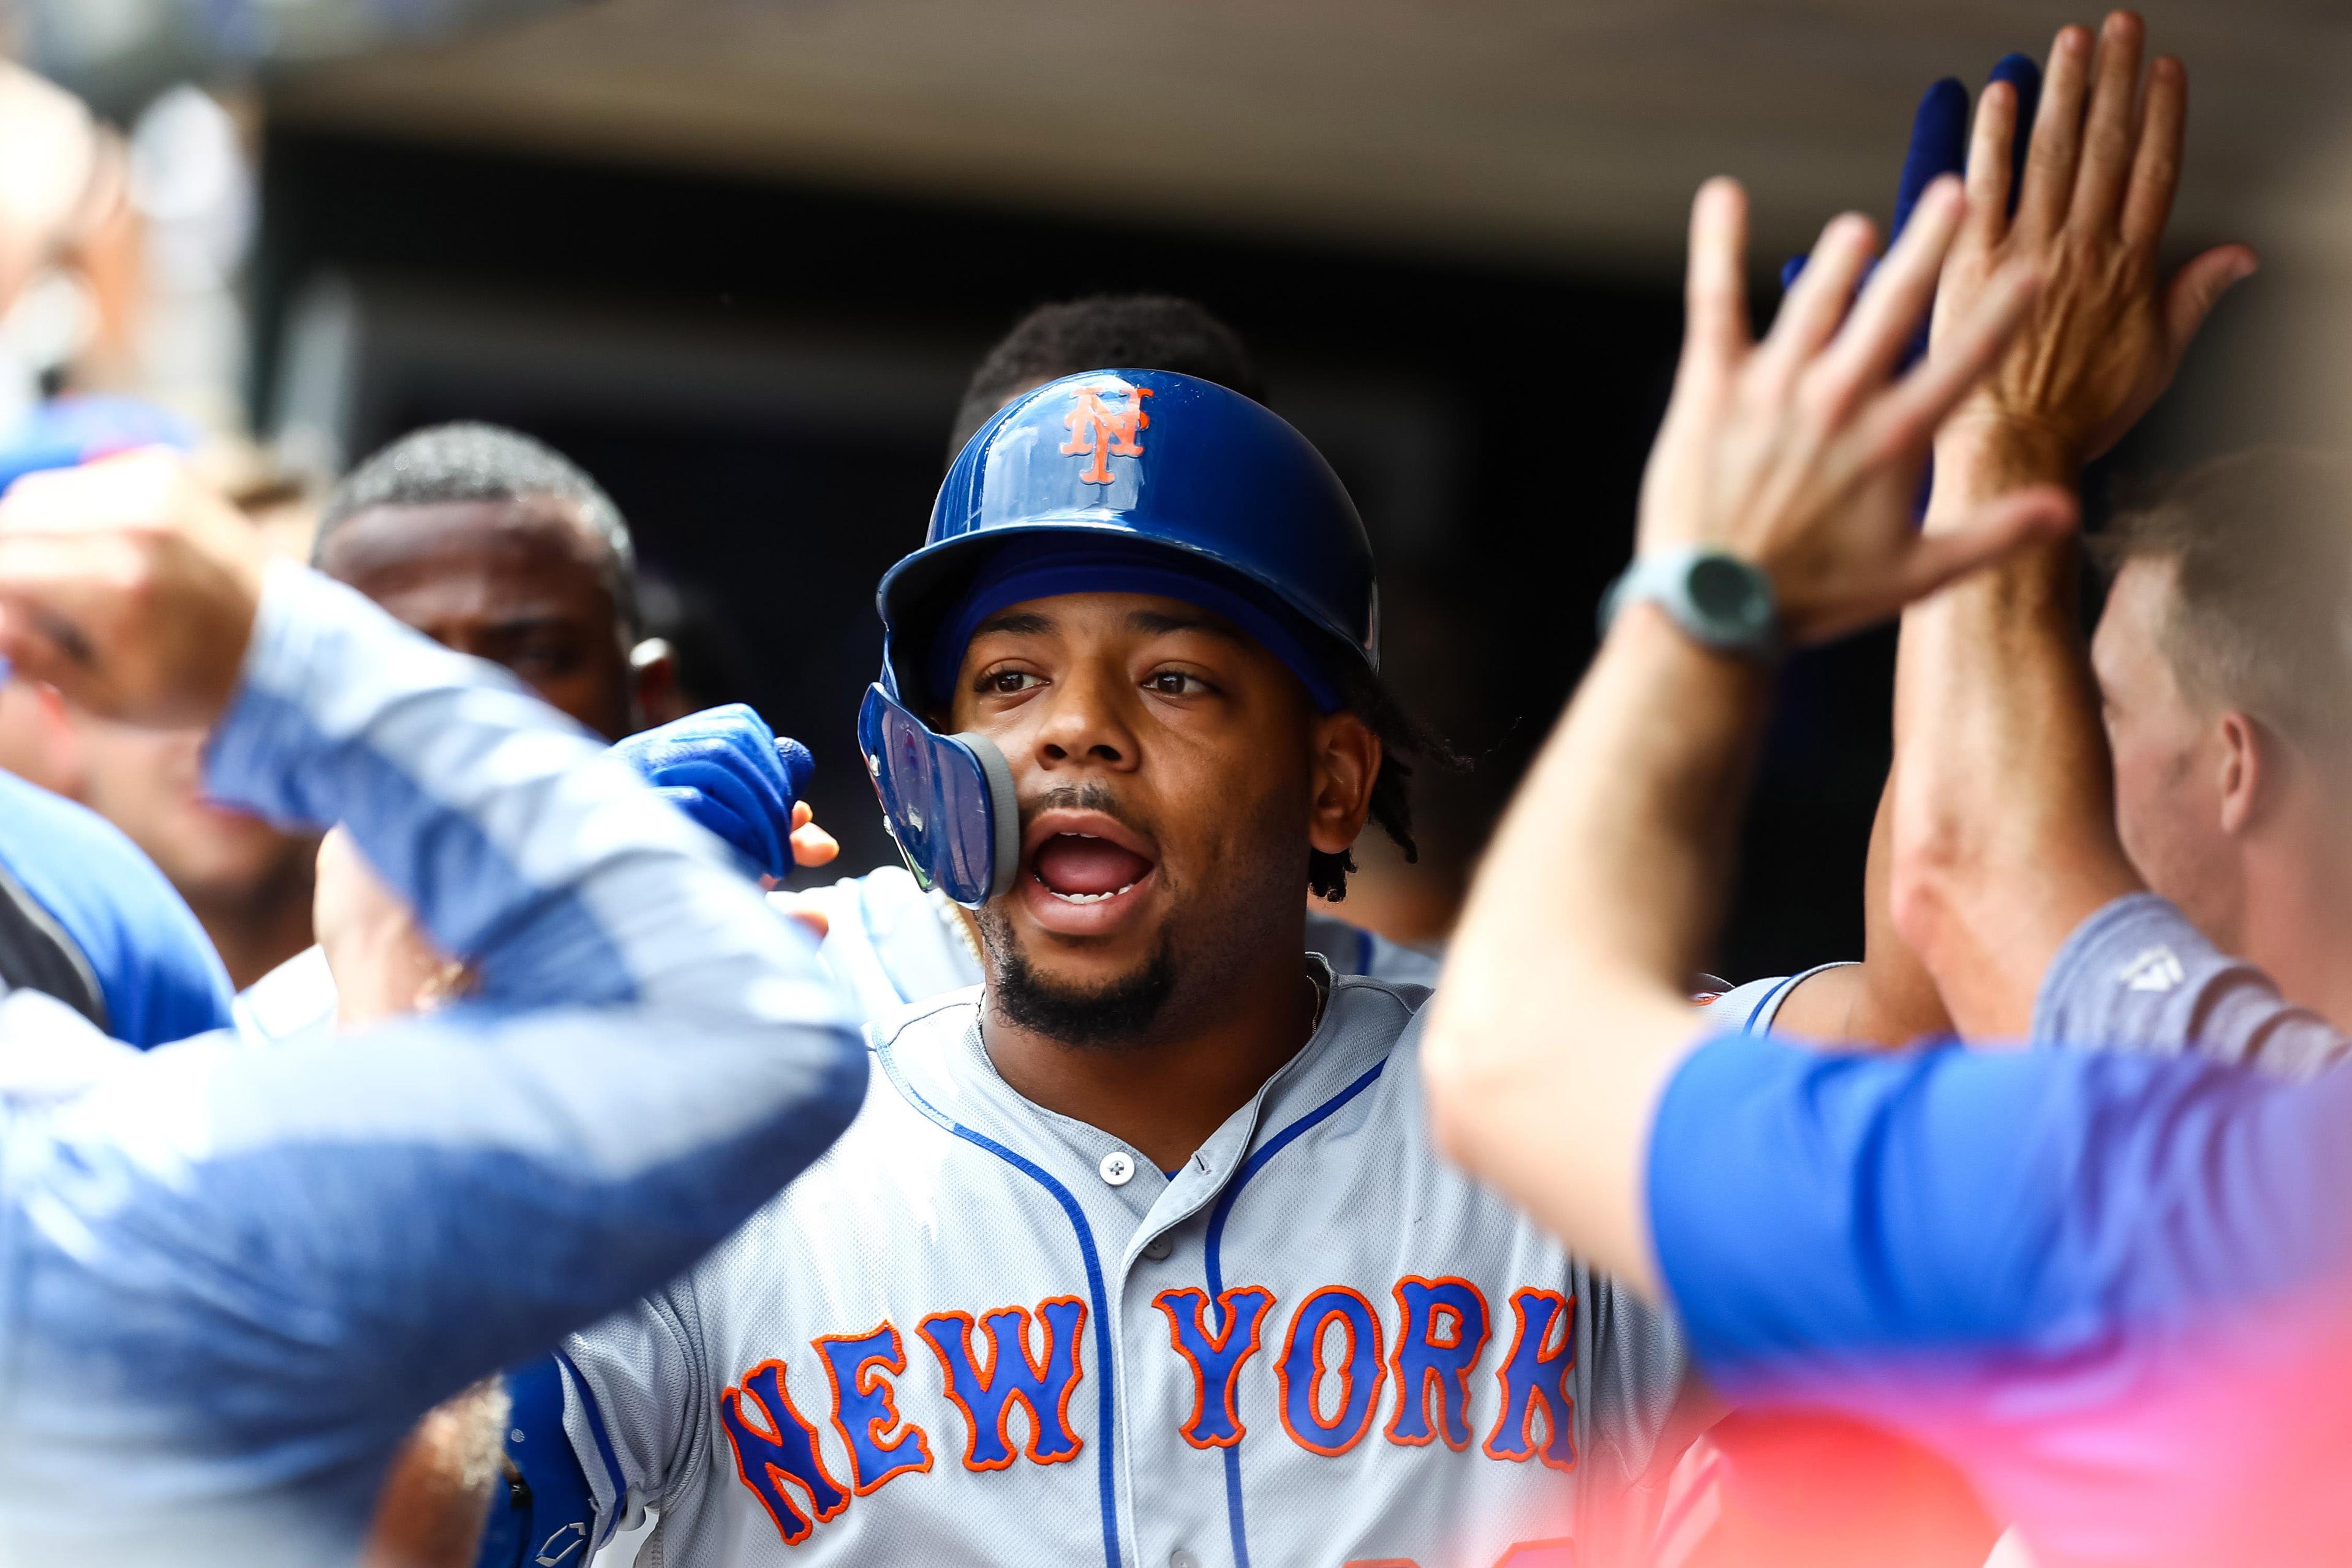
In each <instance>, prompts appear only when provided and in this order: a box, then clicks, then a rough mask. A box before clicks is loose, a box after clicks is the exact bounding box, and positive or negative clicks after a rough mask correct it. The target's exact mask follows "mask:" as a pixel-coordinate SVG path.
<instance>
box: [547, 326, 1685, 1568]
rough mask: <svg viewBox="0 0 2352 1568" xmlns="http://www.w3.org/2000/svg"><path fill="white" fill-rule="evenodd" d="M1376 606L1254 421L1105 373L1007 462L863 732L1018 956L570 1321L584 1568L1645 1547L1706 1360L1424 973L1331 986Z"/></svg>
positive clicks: (1328, 519)
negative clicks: (1557, 1224)
mask: <svg viewBox="0 0 2352 1568" xmlns="http://www.w3.org/2000/svg"><path fill="white" fill-rule="evenodd" d="M1373 601H1374V585H1373V576H1372V563H1371V557H1370V549H1369V546H1368V544H1367V542H1366V541H1365V538H1364V534H1363V531H1362V527H1361V524H1360V522H1359V521H1357V518H1356V515H1355V511H1354V509H1353V507H1352V505H1351V504H1350V503H1349V500H1348V498H1347V495H1346V493H1345V491H1344V490H1342V489H1341V488H1340V487H1339V483H1338V481H1337V479H1335V478H1334V477H1333V476H1332V474H1331V472H1330V470H1329V468H1328V467H1327V466H1326V465H1325V464H1324V463H1323V461H1322V460H1321V458H1319V456H1318V455H1317V454H1316V452H1315V451H1314V450H1313V448H1312V447H1309V446H1308V445H1307V443H1306V442H1305V441H1304V440H1303V439H1302V438H1301V437H1298V436H1297V433H1296V432H1294V431H1292V430H1291V429H1290V428H1289V427H1288V426H1286V425H1284V424H1283V423H1282V422H1281V421H1280V420H1279V419H1277V418H1276V417H1275V416H1273V415H1271V414H1269V413H1268V412H1267V411H1266V410H1265V409H1264V408H1262V407H1260V406H1259V405H1255V404H1254V403H1252V402H1250V401H1249V400H1247V399H1246V398H1244V397H1242V396H1240V395H1236V394H1234V393H1231V392H1228V391H1225V390H1224V389H1223V388H1220V387H1217V386H1214V385H1213V384H1208V383H1206V382H1202V381H1200V380H1197V379H1194V378H1191V377H1187V376H1182V375H1177V374H1167V373H1160V372H1152V371H1144V370H1109V371H1101V372H1096V373H1092V374H1081V375H1077V376H1073V377H1066V378H1064V379H1061V380H1058V381H1055V382H1052V383H1049V384H1046V385H1045V386H1044V387H1041V388H1038V389H1035V390H1034V391H1032V392H1030V393H1028V394H1027V395H1024V396H1023V397H1021V398H1019V399H1017V400H1016V401H1014V402H1013V404H1012V405H1010V406H1008V407H1007V408H1005V409H1004V410H1003V411H1002V412H1001V413H999V414H998V415H997V416H994V417H993V418H992V419H991V420H990V421H989V422H988V423H987V424H986V425H985V426H983V427H982V429H981V430H980V431H979V432H978V433H977V434H976V435H975V436H974V437H972V439H971V442H970V443H969V444H968V446H967V447H966V448H965V450H964V452H963V454H962V455H961V457H960V458H959V459H958V460H957V463H956V465H955V467H954V468H953V469H952V470H951V471H950V475H949V477H948V480H947V483H946V485H945V486H944V488H943V489H942V490H941V493H940V500H939V502H938V504H937V507H936V508H935V510H934V512H933V516H932V521H931V527H930V531H929V542H928V543H927V544H926V545H925V546H924V548H923V549H922V550H920V551H919V552H916V553H915V554H913V555H911V556H909V557H908V558H907V559H906V560H905V561H903V562H901V563H899V564H898V566H897V567H896V568H894V569H893V570H892V571H891V573H890V574H888V576H887V577H886V578H885V580H884V583H883V586H882V590H881V594H880V603H881V607H882V611H883V616H884V620H885V622H886V625H887V631H888V648H889V652H888V658H887V665H886V668H885V669H884V672H883V676H882V679H881V680H880V681H879V682H877V685H876V686H875V688H874V689H872V690H870V691H869V693H868V694H867V699H866V709H865V712H864V715H863V718H862V720H861V725H860V734H861V739H862V742H863V749H864V752H865V754H866V763H867V765H868V766H869V768H870V769H871V771H872V772H873V773H874V774H875V776H876V782H877V788H878V790H879V792H880V794H881V795H882V798H883V801H884V805H885V810H886V814H887V817H888V820H889V822H890V825H891V828H892V831H893V833H894V834H895V835H896V836H897V837H898V841H899V844H900V847H901V848H902V849H904V850H905V852H906V854H907V857H908V861H909V863H910V867H911V870H910V873H909V874H910V876H911V877H913V878H915V879H918V880H919V881H922V882H928V883H929V884H930V885H931V886H932V887H933V888H936V889H940V891H941V892H943V893H945V894H946V895H947V896H948V897H950V899H953V900H956V901H957V902H958V903H959V904H961V906H963V907H965V908H970V909H973V910H976V912H977V915H978V923H979V927H980V931H981V934H982V943H981V947H982V953H983V954H984V955H985V964H986V967H985V976H986V978H985V980H984V981H983V983H982V985H981V986H980V987H979V988H978V989H977V990H965V991H961V992H956V993H951V994H949V995H946V996H943V997H936V998H933V999H931V1000H929V1001H928V1002H924V1003H920V1004H919V1005H915V1006H913V1007H911V1008H909V1009H907V1010H905V1011H903V1012H902V1013H900V1014H899V1015H898V1016H896V1017H895V1018H893V1019H890V1020H887V1021H886V1022H882V1023H877V1025H875V1026H872V1027H871V1029H870V1031H869V1037H870V1038H871V1040H872V1044H873V1052H874V1062H875V1067H876V1072H875V1074H874V1077H873V1079H872V1081H871V1084H870V1086H869V1091H868V1095H867V1100H866V1107H865V1109H864V1110H863V1111H862V1112H861V1113H860V1117H859V1120H858V1121H857V1122H856V1124H855V1125H854V1127H853V1128H852V1130H851V1131H850V1132H849V1133H848V1134H847V1136H846V1138H845V1141H844V1142H843V1143H842V1144H840V1145H839V1147H838V1148H837V1149H836V1150H835V1152H834V1153H833V1154H832V1155H831V1156H830V1157H829V1158H827V1159H826V1160H824V1161H823V1162H821V1163H819V1164H818V1165H817V1166H815V1167H814V1168H813V1169H812V1170H811V1172H810V1173H808V1174H807V1175H806V1176H805V1177H803V1179H802V1180H801V1181H800V1182H798V1183H796V1184H794V1185H793V1187H791V1188H790V1189H789V1190H787V1191H786V1192H784V1193H783V1194H782V1195H781V1196H779V1197H778V1198H777V1199H776V1200H775V1201H774V1202H773V1203H772V1204H771V1205H769V1206H768V1207H767V1208H766V1209H765V1210H763V1211H762V1212H761V1214H760V1215H758V1216H757V1217H755V1218H754V1219H753V1220H752V1222H751V1224H750V1225H748V1226H745V1227H744V1229H743V1230H742V1231H741V1232H740V1233H739V1234H738V1235H737V1236H736V1237H733V1238H732V1239H731V1240H730V1242H729V1243H728V1244H727V1245H726V1246H725V1247H723V1248H722V1249H721V1250H720V1251H719V1253H718V1254H716V1255H714V1256H713V1257H712V1258H710V1259H709V1261H708V1262H707V1263H705V1264H704V1265H702V1266H701V1267H699V1268H696V1269H695V1270H694V1271H692V1272H691V1273H689V1274H688V1275H687V1276H686V1277H684V1278H683V1279H680V1280H678V1281H677V1283H675V1284H674V1285H672V1286H671V1287H669V1288H668V1289H665V1290H663V1291H661V1292H659V1293H658V1294H656V1296H655V1297H653V1298H652V1299H651V1300H648V1301H647V1302H646V1304H644V1305H643V1306H641V1307H640V1308H638V1309H636V1310H634V1311H631V1312H628V1313H625V1314H623V1315H622V1316H620V1317H618V1318H615V1319H614V1320H612V1321H609V1322H607V1323H605V1324H604V1325H602V1326H601V1327H599V1328H597V1329H595V1330H593V1331H590V1332H588V1333H585V1334H581V1335H576V1336H574V1337H572V1338H571V1339H569V1340H567V1341H565V1342H564V1343H563V1347H562V1369H563V1377H562V1390H561V1392H562V1404H563V1416H564V1427H565V1430H566V1432H567V1434H568V1436H569V1439H570V1444H571V1447H572V1450H573V1453H574V1454H575V1456H576V1458H577V1462H578V1465H579V1466H580V1468H581V1471H582V1473H583V1481H584V1484H585V1487H586V1489H588V1491H589V1492H590V1494H591V1495H592V1496H593V1502H594V1510H595V1521H594V1528H593V1537H594V1539H595V1540H596V1541H599V1542H601V1541H602V1540H603V1539H604V1538H606V1537H607V1536H609V1534H610V1533H611V1532H612V1531H614V1529H615V1528H616V1527H618V1526H620V1525H622V1524H624V1523H627V1522H631V1521H635V1520H636V1519H637V1518H638V1517H639V1516H640V1514H641V1511H642V1510H645V1509H647V1508H651V1509H654V1510H658V1513H659V1523H658V1525H657V1527H656V1532H655V1536H654V1541H655V1542H656V1544H655V1545H654V1546H652V1547H650V1548H648V1549H649V1550H654V1551H657V1552H659V1554H660V1560H661V1561H663V1562H665V1563H674V1564H681V1565H696V1568H701V1565H712V1568H715V1565H719V1564H756V1563H779V1564H781V1563H800V1562H817V1563H822V1562H853V1561H858V1560H861V1559H863V1560H873V1559H888V1560H894V1561H929V1562H1005V1563H1010V1562H1024V1563H1026V1562H1035V1561H1053V1562H1100V1563H1106V1564H1121V1563H1125V1564H1142V1563H1153V1564H1158V1563H1172V1564H1175V1565H1177V1568H1189V1565H1192V1564H1196V1563H1197V1564H1210V1563H1215V1564H1228V1563H1230V1564H1243V1563H1259V1564H1273V1563H1333V1564H1336V1563H1342V1562H1349V1561H1359V1560H1381V1561H1386V1562H1391V1563H1404V1562H1412V1563H1422V1564H1426V1565H1428V1568H1436V1565H1438V1564H1453V1563H1465V1564H1476V1565H1478V1568H1486V1565H1488V1564H1493V1563H1512V1564H1515V1565H1517V1568H1533V1565H1536V1564H1549V1563H1566V1562H1568V1561H1569V1560H1570V1552H1571V1551H1574V1552H1579V1553H1580V1556H1579V1557H1578V1559H1577V1560H1578V1561H1593V1560H1605V1559H1606V1557H1607V1556H1608V1554H1609V1553H1610V1552H1611V1551H1612V1550H1613V1548H1614V1546H1615V1544H1616V1541H1617V1537H1618V1536H1620V1535H1622V1534H1632V1533H1636V1532H1637V1529H1638V1527H1637V1526H1636V1525H1634V1524H1631V1523H1627V1522H1625V1519H1626V1514H1625V1513H1622V1512H1618V1511H1612V1509H1611V1508H1610V1507H1608V1506H1607V1504H1608V1503H1609V1502H1610V1501H1612V1500H1614V1501H1617V1502H1619V1503H1621V1504H1624V1505H1625V1507H1626V1510H1628V1511H1637V1510H1638V1503H1639V1494H1638V1493H1633V1494H1632V1500H1631V1501H1630V1502H1629V1501H1628V1500H1627V1494H1628V1489H1631V1488H1633V1485H1634V1483H1635V1482H1636V1481H1637V1480H1638V1479H1639V1478H1641V1477H1642V1476H1643V1473H1644V1471H1645V1469H1646V1468H1648V1466H1649V1464H1650V1459H1651V1456H1652V1452H1653V1449H1654V1447H1655V1446H1656V1445H1657V1443H1658V1440H1659V1434H1660V1431H1661V1429H1662V1426H1664V1422H1665V1420H1666V1416H1667V1413H1668V1406H1669V1404H1670V1402H1671V1401H1672V1400H1673V1398H1674V1397H1675V1393H1676V1391H1677V1389H1678V1387H1679V1384H1680V1383H1681V1367H1682V1363H1681V1354H1680V1352H1679V1349H1678V1348H1677V1345H1676V1342H1675V1335H1674V1332H1673V1331H1672V1330H1671V1328H1670V1327H1669V1326H1668V1325H1667V1324H1666V1323H1665V1322H1664V1321H1663V1320H1662V1319H1661V1318H1659V1317H1658V1316H1657V1315H1655V1314H1654V1313H1653V1312H1651V1311H1649V1310H1646V1309H1645V1308H1643V1306H1641V1305H1640V1304H1639V1303H1638V1302H1636V1301H1634V1300H1632V1299H1631V1298H1629V1297H1628V1296H1627V1295H1626V1294H1625V1293H1624V1292H1623V1291H1622V1290H1621V1289H1619V1288H1618V1287H1617V1286H1615V1285H1614V1284H1613V1283H1612V1282H1611V1281H1610V1280H1609V1279H1606V1278H1605V1277H1602V1276H1600V1275H1598V1274H1595V1273H1593V1272H1592V1271H1591V1270H1590V1269H1589V1268H1586V1267H1585V1266H1584V1265H1583V1264H1582V1263H1581V1262H1580V1261H1579V1260H1578V1259H1576V1258H1573V1257H1571V1256H1570V1255H1569V1254H1568V1253H1566V1252H1564V1251H1562V1250H1561V1249H1560V1248H1559V1247H1557V1246H1556V1245H1554V1244H1552V1243H1550V1242H1549V1241H1547V1240H1545V1239H1544V1238H1543V1237H1541V1236H1540V1234H1539V1233H1538V1232H1537V1231H1536V1230H1535V1229H1533V1228H1532V1227H1531V1226H1529V1225H1528V1223H1527V1222H1526V1221H1525V1220H1524V1219H1522V1218H1521V1217H1520V1216H1519V1215H1517V1214H1516V1213H1515V1212H1514V1211H1512V1210H1511V1209H1510V1208H1509V1207H1508V1206H1507V1205H1504V1204H1502V1203H1500V1202H1498V1201H1496V1199H1495V1198H1494V1197H1493V1196H1491V1195H1490V1194H1487V1193H1486V1192H1485V1191H1483V1190H1482V1189H1480V1188H1478V1187H1477V1186H1475V1185H1474V1184H1470V1183H1468V1182H1466V1181H1465V1180H1463V1179H1462V1178H1460V1177H1459V1176H1458V1175H1456V1174H1455V1173H1454V1172H1453V1171H1451V1170H1450V1169H1449V1168H1448V1167H1446V1166H1445V1165H1444V1163H1442V1162H1440V1161H1439V1160H1438V1159H1436V1158H1435V1156H1434V1154H1433V1151H1432V1150H1431V1148H1430V1145H1429V1142H1428V1138H1427V1135H1426V1132H1425V1130H1424V1121H1423V1110H1422V1089H1421V1079H1420V1067H1419V1062H1418V1059H1417V1054H1416V1052H1415V1050H1414V1048H1413V1047H1412V1037H1411V1035H1410V1033H1409V1031H1410V1029H1411V1027H1412V1022H1413V1020H1414V1018H1415V1016H1417V1014H1418V1013H1419V1012H1420V1010H1421V1007H1422V1005H1423V1002H1424V1000H1425V999H1426V996H1427V992H1426V991H1425V990H1424V989H1423V988H1422V987H1418V986H1408V985H1400V984H1390V983H1386V982H1381V981H1377V980H1368V979H1362V978H1357V977H1352V976H1347V975H1342V974H1339V973H1335V971H1334V970H1333V969H1332V967H1331V965H1330V964H1329V963H1328V962H1326V961H1324V960H1322V959H1321V958H1319V957H1318V956H1314V955H1308V956H1307V957H1306V958H1305V959H1304V960H1302V959H1301V957H1300V956H1299V955H1300V953H1301V952H1302V951H1303V942H1302V941H1301V934H1302V933H1301V922H1302V920H1303V910H1302V909H1301V906H1300V902H1299V892H1300V890H1301V889H1302V888H1303V887H1306V886H1319V887H1322V888H1326V889H1337V888H1339V887H1340V886H1343V885H1344V878H1345V874H1346V873H1345V864H1344V856H1345V853H1346V850H1347V848H1348V847H1349V844H1350V843H1351V842H1352V841H1353V839H1354V838H1355V837H1356V835H1357V833H1358V831H1359V830H1360V828H1361V826H1363V825H1364V823H1365V822H1366V820H1367V818H1368V817H1371V816H1377V817H1379V818H1380V819H1381V821H1383V823H1385V824H1387V825H1389V826H1391V828H1392V829H1398V830H1401V829H1402V798H1401V795H1399V794H1398V793H1397V791H1396V789H1395V785H1396V783H1397V782H1398V780H1397V778H1396V775H1394V774H1393V773H1390V772H1389V771H1388V767H1387V764H1388V757H1387V755H1386V754H1385V752H1384V747H1383V744H1382V741H1383V715H1384V713H1385V712H1386V706H1385V699H1384V698H1382V697H1381V694H1380V693H1381V689H1380V686H1379V682H1378V677H1377V673H1376V670H1377V663H1376V661H1377V658H1378V642H1377V635H1376V630H1375V616H1374V610H1373ZM925 913H926V918H929V919H933V920H936V918H937V917H936V916H935V915H930V914H929V911H928V910H925ZM535 1440H536V1439H534V1441H535ZM1572 1542H1573V1543H1574V1545H1573V1546H1571V1543H1572Z"/></svg>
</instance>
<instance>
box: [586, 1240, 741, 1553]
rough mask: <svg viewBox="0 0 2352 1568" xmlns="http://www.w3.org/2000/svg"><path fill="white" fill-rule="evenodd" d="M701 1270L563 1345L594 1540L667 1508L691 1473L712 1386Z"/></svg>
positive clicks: (601, 1541)
mask: <svg viewBox="0 0 2352 1568" xmlns="http://www.w3.org/2000/svg"><path fill="white" fill-rule="evenodd" d="M693 1297H694V1277H693V1276H688V1278H687V1279H681V1280H679V1281H677V1283H676V1284H674V1285H672V1286H671V1287H670V1288H669V1289H667V1290H663V1291H660V1292H658V1293H656V1294H655V1295H653V1296H651V1297H648V1298H647V1299H646V1300H644V1301H642V1302H640V1303H639V1304H637V1305H636V1306H635V1307H633V1308H631V1309H630V1310H627V1311H625V1312H623V1313H621V1314H619V1315H618V1316H616V1317H614V1318H610V1319H607V1320H606V1321H604V1322H602V1323H599V1324H597V1325H596V1326H595V1327H594V1328H593V1329H590V1330H588V1331H585V1332H583V1333H578V1334H574V1335H572V1337H571V1338H569V1339H567V1340H565V1341H564V1342H563V1344H562V1349H561V1351H560V1352H559V1360H560V1361H561V1363H562V1368H563V1383H564V1389H563V1427H564V1435H565V1436H566V1437H568V1438H569V1439H570V1440H571V1443H572V1453H573V1454H574V1455H575V1456H577V1457H578V1458H579V1460H580V1468H581V1469H582V1471H583V1473H584V1474H585V1475H586V1477H587V1480H588V1492H589V1496H590V1497H591V1498H593V1500H594V1501H595V1505H596V1523H595V1535H594V1544H595V1545H596V1546H602V1545H603V1544H604V1542H606V1541H607V1540H609V1539H611V1537H612V1534H613V1532H614V1531H615V1530H625V1529H632V1528H634V1527H635V1524H636V1522H637V1520H638V1519H639V1517H640V1516H641V1514H642V1512H643V1510H645V1509H646V1507H648V1506H651V1507H654V1508H661V1507H664V1506H666V1505H667V1503H668V1502H669V1500H670V1496H671V1490H672V1488H673V1487H674V1486H675V1485H676V1484H677V1481H678V1479H680V1478H682V1477H685V1476H688V1475H690V1474H692V1473H693V1465H694V1461H695V1460H696V1458H698V1454H697V1452H696V1449H697V1447H698V1442H699V1440H700V1439H701V1437H702V1436H703V1435H704V1434H705V1433H707V1432H708V1431H709V1426H710V1423H709V1421H708V1420H707V1419H705V1417H706V1416H707V1415H709V1412H708V1411H707V1410H705V1409H703V1408H701V1407H700V1404H699V1402H700V1401H701V1400H702V1399H704V1398H705V1397H706V1395H707V1394H708V1391H709V1389H711V1388H712V1387H714V1386H715V1384H714V1383H713V1381H712V1380H711V1379H710V1378H709V1376H707V1375H706V1373H707V1372H708V1364H707V1362H708V1358H707V1357H706V1356H705V1355H704V1353H703V1348H702V1342H701V1339H700V1336H699V1334H698V1331H697V1324H698V1322H699V1321H700V1319H699V1314H698V1312H697V1311H696V1310H695V1309H694V1306H693Z"/></svg>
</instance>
